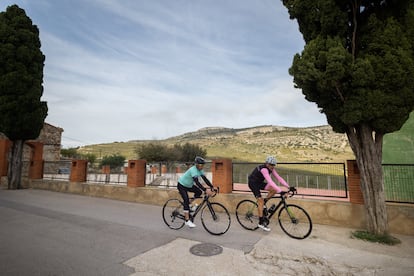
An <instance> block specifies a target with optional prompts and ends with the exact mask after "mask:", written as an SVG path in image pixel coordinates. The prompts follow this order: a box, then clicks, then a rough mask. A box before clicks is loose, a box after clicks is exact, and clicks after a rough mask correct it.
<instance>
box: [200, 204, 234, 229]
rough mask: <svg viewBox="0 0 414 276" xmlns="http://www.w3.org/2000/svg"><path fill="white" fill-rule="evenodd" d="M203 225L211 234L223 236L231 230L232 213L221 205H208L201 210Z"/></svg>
mask: <svg viewBox="0 0 414 276" xmlns="http://www.w3.org/2000/svg"><path fill="white" fill-rule="evenodd" d="M201 223H202V224H203V227H204V229H206V231H207V232H209V233H210V234H212V235H223V234H224V233H226V232H227V231H228V230H229V228H230V224H231V217H230V213H229V211H228V210H227V209H226V207H224V206H223V205H222V204H220V203H217V202H210V203H207V204H206V205H205V206H204V207H203V209H202V210H201Z"/></svg>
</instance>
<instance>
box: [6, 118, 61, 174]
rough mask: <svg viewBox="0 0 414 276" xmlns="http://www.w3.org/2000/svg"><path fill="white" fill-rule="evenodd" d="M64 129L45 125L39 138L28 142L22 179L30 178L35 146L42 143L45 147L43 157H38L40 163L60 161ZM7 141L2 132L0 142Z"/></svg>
mask: <svg viewBox="0 0 414 276" xmlns="http://www.w3.org/2000/svg"><path fill="white" fill-rule="evenodd" d="M62 132H63V129H62V128H60V127H55V126H53V125H51V124H48V123H44V124H43V128H42V130H41V131H40V134H39V137H38V138H37V139H35V140H29V141H26V144H25V146H24V148H23V168H22V177H28V176H29V170H30V161H33V157H34V156H33V155H34V153H33V144H39V143H41V144H42V145H43V150H42V151H43V153H42V157H41V158H39V157H36V159H37V161H39V162H43V161H45V162H48V161H49V162H53V161H58V160H60V148H61V140H62ZM1 139H3V140H4V139H7V137H6V136H5V135H4V134H3V133H1V132H0V140H1Z"/></svg>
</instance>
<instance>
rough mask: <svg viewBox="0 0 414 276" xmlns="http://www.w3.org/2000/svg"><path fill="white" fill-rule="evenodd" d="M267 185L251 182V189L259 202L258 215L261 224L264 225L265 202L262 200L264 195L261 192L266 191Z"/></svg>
mask: <svg viewBox="0 0 414 276" xmlns="http://www.w3.org/2000/svg"><path fill="white" fill-rule="evenodd" d="M264 187H265V183H255V182H250V181H249V188H250V190H251V191H252V193H253V195H254V197H255V198H256V200H257V213H258V214H257V215H258V216H259V224H260V225H263V205H264V200H263V198H262V193H261V192H260V190H262V189H264Z"/></svg>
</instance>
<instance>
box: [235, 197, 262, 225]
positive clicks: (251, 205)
mask: <svg viewBox="0 0 414 276" xmlns="http://www.w3.org/2000/svg"><path fill="white" fill-rule="evenodd" d="M236 218H237V221H238V222H239V223H240V225H241V226H242V227H243V228H245V229H247V230H256V229H257V228H258V225H259V216H258V210H257V203H256V202H254V201H252V200H250V199H245V200H242V201H240V202H239V203H238V204H237V207H236Z"/></svg>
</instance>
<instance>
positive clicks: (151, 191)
mask: <svg viewBox="0 0 414 276" xmlns="http://www.w3.org/2000/svg"><path fill="white" fill-rule="evenodd" d="M28 186H29V187H30V188H33V189H44V190H50V191H56V192H64V193H73V194H79V195H85V196H94V197H102V198H110V199H116V200H123V201H130V202H137V203H145V204H152V205H159V206H162V205H163V204H164V203H165V201H167V200H168V199H169V198H172V197H179V194H178V192H177V190H176V189H168V188H157V187H126V186H118V185H103V184H91V183H85V182H67V181H53V180H40V179H34V180H30V181H29V183H28ZM252 198H253V196H252V195H250V194H237V193H230V194H219V195H218V196H216V197H215V198H214V199H213V200H214V201H217V202H220V203H222V204H223V205H225V206H226V208H228V210H229V211H230V213H232V214H234V213H235V208H236V205H237V203H238V202H239V201H240V200H242V199H252ZM289 203H292V204H297V205H299V206H301V207H303V208H304V209H306V211H307V212H308V213H309V215H310V216H311V218H312V221H313V223H315V224H325V225H333V226H341V227H349V228H356V229H365V210H364V208H365V207H364V205H361V204H352V203H350V202H340V201H333V200H332V201H330V200H329V201H328V200H316V199H290V200H289ZM387 212H388V221H389V230H390V232H391V233H395V234H404V235H414V206H413V205H410V204H387ZM232 223H237V221H235V220H233V221H232Z"/></svg>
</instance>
